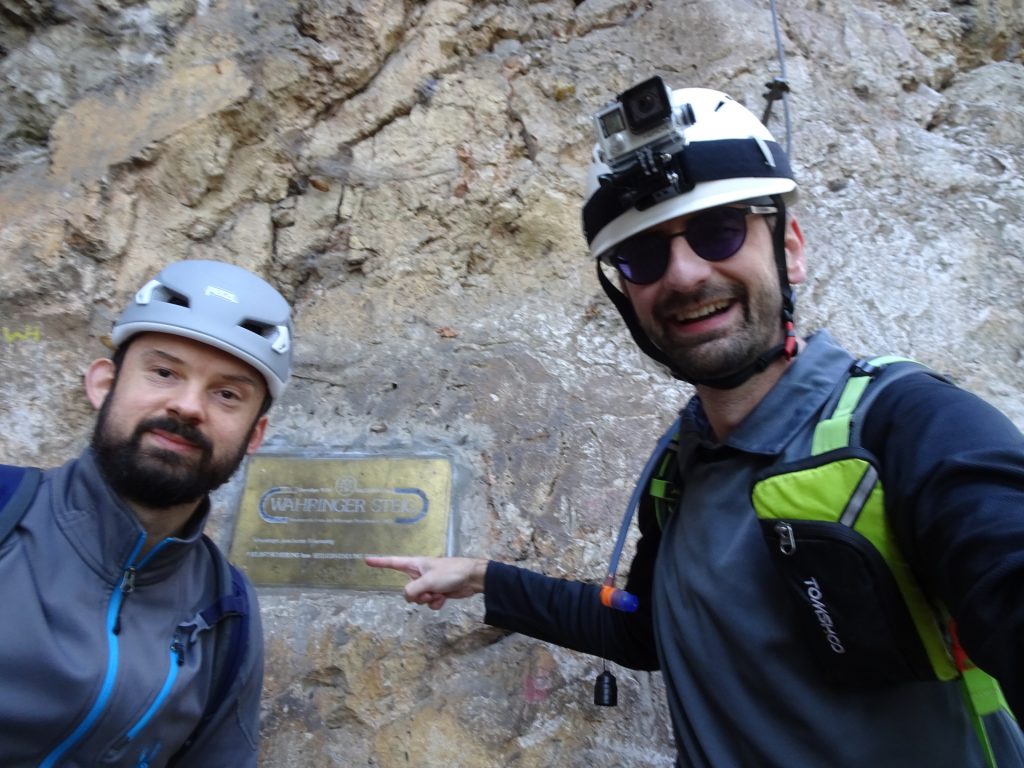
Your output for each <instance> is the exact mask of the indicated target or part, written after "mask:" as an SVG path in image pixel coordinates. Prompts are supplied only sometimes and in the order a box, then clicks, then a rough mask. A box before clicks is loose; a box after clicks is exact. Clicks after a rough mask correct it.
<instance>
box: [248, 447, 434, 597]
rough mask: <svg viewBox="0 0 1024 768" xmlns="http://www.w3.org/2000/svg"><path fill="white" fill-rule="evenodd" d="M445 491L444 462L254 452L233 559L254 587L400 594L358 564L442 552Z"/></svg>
mask: <svg viewBox="0 0 1024 768" xmlns="http://www.w3.org/2000/svg"><path fill="white" fill-rule="evenodd" d="M451 488H452V467H451V462H450V461H449V460H448V459H444V458H435V457H419V456H416V457H407V456H364V455H359V456H353V455H342V456H336V457H320V456H316V457H311V456H305V455H281V454H256V455H254V456H252V457H250V459H249V462H248V468H247V470H246V477H245V485H244V488H243V491H242V501H241V508H240V509H239V512H238V516H237V517H236V519H235V532H234V536H233V538H232V542H231V560H232V562H234V563H236V564H237V565H239V566H241V567H242V568H244V569H245V571H246V573H247V574H248V575H249V578H250V579H251V580H252V581H253V583H255V584H260V585H272V586H309V587H336V588H381V587H387V588H395V587H401V586H403V585H404V584H405V583H406V582H407V581H408V578H407V577H406V576H405V575H404V574H401V573H398V572H396V571H391V570H385V569H380V568H370V567H369V566H367V565H365V564H364V563H363V558H364V557H366V556H367V555H432V556H443V555H447V554H449V550H450V548H449V546H448V541H449V524H450V518H451Z"/></svg>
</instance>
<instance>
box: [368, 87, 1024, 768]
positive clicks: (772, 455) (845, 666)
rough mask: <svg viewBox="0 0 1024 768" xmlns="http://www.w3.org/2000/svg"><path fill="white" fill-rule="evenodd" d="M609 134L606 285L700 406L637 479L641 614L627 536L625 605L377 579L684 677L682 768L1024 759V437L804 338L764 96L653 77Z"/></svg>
mask: <svg viewBox="0 0 1024 768" xmlns="http://www.w3.org/2000/svg"><path fill="white" fill-rule="evenodd" d="M595 128H596V131H597V135H598V144H597V146H596V147H595V152H594V157H593V163H592V165H591V170H590V174H589V178H588V185H587V194H586V200H585V203H584V207H583V229H584V234H585V235H586V239H587V242H588V244H589V247H590V253H591V255H592V256H593V257H594V258H595V260H596V261H597V263H598V276H599V280H600V282H601V284H602V286H603V288H604V290H605V292H606V293H607V294H608V296H609V297H610V299H611V300H612V301H613V302H614V304H615V306H616V307H617V308H618V310H619V312H620V314H621V315H622V316H623V318H624V320H625V322H626V325H627V326H628V328H629V330H630V332H631V334H632V336H633V338H634V339H635V341H636V342H637V344H638V345H639V347H640V348H641V349H642V350H643V351H644V352H645V353H646V354H647V355H649V356H650V357H652V358H653V359H655V360H657V361H658V362H659V363H661V364H663V365H664V366H666V367H667V368H668V369H669V371H670V372H671V373H672V374H673V375H674V376H675V377H676V378H679V379H681V380H684V381H687V382H690V383H691V384H693V385H694V387H695V389H696V395H695V396H694V397H693V398H692V399H691V400H690V402H689V403H688V404H687V405H686V407H685V408H684V409H683V410H682V412H681V414H680V418H679V420H678V422H677V424H676V426H675V427H674V428H673V429H672V430H670V431H669V433H667V434H666V436H665V438H663V440H662V441H661V443H659V448H658V449H657V450H656V451H655V455H654V456H652V461H650V462H648V466H649V468H650V470H649V471H648V470H645V474H644V477H643V478H642V480H641V484H640V485H639V486H638V499H639V501H638V512H639V515H638V522H639V529H640V539H639V541H638V543H637V548H636V554H635V557H634V559H633V562H632V565H631V568H630V570H629V576H628V580H627V583H626V585H625V590H626V592H628V593H629V594H628V595H627V596H626V597H627V598H629V599H622V595H621V594H619V593H620V592H621V591H620V590H615V589H614V587H613V584H612V583H611V582H613V581H614V572H615V567H614V562H615V560H616V559H617V552H618V551H619V549H620V548H621V544H622V542H623V541H624V538H625V537H624V536H620V539H619V543H618V545H617V548H616V555H614V556H613V566H612V568H610V569H609V580H607V581H606V583H605V587H604V588H602V587H599V586H598V585H593V584H584V583H581V582H576V581H569V580H562V579H555V578H550V577H547V576H542V575H540V574H536V573H533V572H531V571H528V570H525V569H521V568H516V567H513V566H510V565H506V564H502V563H499V562H495V561H486V560H480V559H474V558H401V557H382V558H371V559H370V560H369V561H368V563H369V564H370V565H372V566H375V567H389V568H395V569H397V570H401V571H403V572H405V573H406V574H408V575H409V577H410V581H409V583H408V584H407V585H406V588H405V596H406V599H407V600H408V601H410V602H416V603H420V604H425V605H429V606H430V607H431V608H434V609H438V608H440V607H441V606H442V605H443V604H444V603H445V601H446V600H447V599H449V598H461V597H467V596H469V595H472V594H476V593H480V592H482V593H484V596H485V605H486V617H485V621H487V622H488V623H490V624H492V625H495V626H498V627H503V628H506V629H510V630H514V631H517V632H522V633H525V634H528V635H531V636H533V637H537V638H540V639H542V640H546V641H549V642H554V643H557V644H559V645H562V646H565V647H568V648H573V649H576V650H580V651H584V652H587V653H591V654H594V655H598V656H605V657H607V658H609V659H611V660H613V661H616V662H618V663H620V664H623V665H625V666H628V667H631V668H635V669H660V670H661V672H662V674H663V677H664V681H665V687H666V692H667V696H668V704H669V711H670V714H671V718H672V722H673V728H674V733H675V738H676V745H677V749H678V764H679V765H686V766H719V767H728V768H732V767H733V766H758V768H763V767H764V766H786V767H787V768H788V767H790V766H830V768H863V766H887V767H892V768H905V766H918V765H920V766H924V765H927V766H947V767H948V768H964V767H965V766H969V767H972V768H974V767H980V766H995V765H998V766H1019V765H1024V739H1022V734H1021V731H1020V729H1019V728H1018V726H1017V724H1016V723H1015V722H1014V719H1013V715H1012V714H1011V711H1015V712H1016V713H1017V714H1018V716H1019V715H1021V714H1024V654H1021V652H1020V649H1021V648H1024V600H1022V599H1021V598H1022V591H1024V437H1022V436H1021V433H1020V431H1019V430H1018V429H1017V428H1016V427H1014V425H1013V424H1012V423H1010V421H1009V420H1008V419H1007V418H1006V417H1005V416H1003V415H1002V414H1000V413H999V412H997V411H996V410H995V409H994V408H992V407H991V406H989V405H987V404H986V403H984V402H982V401H981V400H980V399H978V398H976V397H974V396H973V395H971V394H969V393H967V392H965V391H963V390H961V389H959V388H957V387H955V386H953V385H952V384H951V383H949V381H948V380H946V379H944V378H943V377H940V376H938V375H936V374H934V373H932V372H930V371H928V370H926V369H924V368H923V367H922V366H917V365H916V364H913V363H910V362H902V361H901V362H897V361H893V360H890V359H888V358H886V359H876V360H872V361H870V362H866V361H858V360H855V358H854V357H853V356H852V355H850V354H849V353H848V352H846V351H845V350H844V349H843V348H842V347H840V346H839V345H838V344H837V343H836V342H835V341H833V340H832V338H831V337H830V336H829V335H828V333H827V332H825V331H819V332H817V333H814V334H812V335H810V336H808V337H806V338H800V337H798V336H797V334H796V331H795V327H794V314H793V312H794V292H793V289H792V286H793V285H797V284H799V283H801V282H803V281H804V280H805V277H806V266H805V256H804V237H803V234H802V232H801V230H800V227H799V225H798V224H797V221H796V218H795V217H794V216H793V215H792V212H791V211H790V209H789V207H790V204H791V203H792V202H793V200H794V198H795V194H796V187H797V185H796V181H795V179H794V175H793V173H792V171H791V169H790V166H789V163H788V160H787V158H786V155H785V153H784V152H783V150H782V149H781V147H780V146H779V145H778V144H777V143H776V142H775V140H774V139H773V137H772V135H771V134H770V133H769V131H768V130H767V129H766V128H765V126H764V125H763V124H762V123H761V122H760V121H759V120H758V119H757V118H756V117H755V116H754V115H753V114H751V113H750V112H749V111H748V110H747V109H746V108H744V107H743V106H741V105H740V104H739V103H737V102H736V101H734V100H733V99H731V98H730V97H728V96H727V95H725V94H723V93H720V92H717V91H713V90H708V89H702V88H688V89H681V90H676V91H670V90H669V89H668V88H667V87H665V85H664V83H663V82H662V81H661V79H660V78H652V79H651V80H648V81H645V82H643V83H641V84H639V85H638V86H636V87H635V88H632V89H630V90H628V91H626V92H624V93H623V94H622V95H620V96H619V98H618V99H617V100H616V101H615V102H613V103H611V104H609V105H608V106H606V107H604V108H602V109H601V110H600V111H599V112H598V113H597V114H596V115H595ZM606 268H607V269H614V270H615V271H616V272H617V276H618V279H617V280H615V279H614V278H613V279H609V276H608V275H606V274H605V269H606ZM883 488H884V494H883V492H882V489H883ZM630 516H631V512H630V514H628V515H627V524H628V521H629V519H630ZM625 530H626V529H625V528H624V531H623V532H625ZM883 595H884V596H886V599H883ZM634 598H635V599H634ZM889 598H891V599H889ZM844 601H845V602H844ZM883 603H884V605H883ZM616 607H618V608H620V610H615V608H616ZM949 619H952V620H951V621H950V620H949ZM869 621H870V622H872V623H870V624H869ZM974 664H977V665H978V667H975V666H974ZM981 670H984V671H985V672H987V673H989V674H991V675H992V676H994V678H996V679H998V681H999V685H1001V686H1002V691H1000V689H999V686H997V685H996V684H995V683H994V681H993V680H992V678H990V677H988V676H987V675H986V674H985V672H982V671H981ZM1004 694H1005V699H1004V698H1003V695H1004ZM598 698H600V697H598V696H596V697H595V701H598ZM1007 700H1008V705H1007ZM600 703H607V702H600Z"/></svg>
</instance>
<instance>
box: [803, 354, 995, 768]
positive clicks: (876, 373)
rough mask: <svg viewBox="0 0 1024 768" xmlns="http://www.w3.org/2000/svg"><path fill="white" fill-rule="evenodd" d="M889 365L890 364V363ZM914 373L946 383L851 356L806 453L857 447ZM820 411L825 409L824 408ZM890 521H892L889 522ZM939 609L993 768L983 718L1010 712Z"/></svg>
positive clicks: (915, 367)
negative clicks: (887, 390) (878, 403)
mask: <svg viewBox="0 0 1024 768" xmlns="http://www.w3.org/2000/svg"><path fill="white" fill-rule="evenodd" d="M894 363H895V364H896V365H893V364H894ZM904 363H906V365H904ZM890 366H891V367H890ZM914 372H924V373H927V374H929V375H931V376H934V377H935V378H937V379H941V380H943V381H950V379H949V378H948V377H947V376H943V375H942V374H940V373H937V372H935V371H933V370H931V369H930V368H928V367H927V366H925V365H922V364H921V363H918V362H916V361H914V360H910V359H908V358H904V357H895V356H885V357H876V358H874V359H872V360H857V361H856V362H855V363H854V364H853V365H852V366H851V367H850V374H849V376H848V377H847V379H846V381H845V382H844V383H843V385H842V387H841V388H840V389H838V391H837V393H836V394H835V395H834V396H833V399H832V400H833V402H832V403H830V405H832V406H833V407H832V410H831V415H830V416H828V417H827V418H823V419H822V420H821V421H819V422H818V425H817V427H816V428H815V430H814V439H813V442H812V446H811V453H812V454H813V455H817V454H820V453H824V452H826V451H830V450H834V449H836V448H842V447H845V446H850V445H853V446H859V445H860V432H861V428H862V427H863V424H864V415H863V414H866V413H867V411H868V409H869V408H870V407H871V403H872V402H873V401H874V399H875V398H876V397H877V396H878V394H879V393H880V392H881V391H882V390H883V389H884V387H885V386H887V385H888V384H889V383H891V382H893V381H895V380H896V379H898V378H902V377H903V376H905V375H907V374H910V373H914ZM883 373H884V374H885V375H884V376H883V375H882V374H883ZM872 382H877V383H875V385H874V386H869V385H870V384H872ZM825 412H826V413H829V410H828V408H827V407H826V411H825ZM858 415H859V418H858ZM891 525H892V523H890V526H891ZM898 530H899V526H895V527H893V531H894V533H893V535H894V536H895V537H896V539H897V541H896V542H895V543H896V544H897V545H899V541H898V539H899V536H898V535H897V533H896V531H898ZM900 549H903V547H900ZM940 613H941V614H942V620H941V621H940V623H941V624H943V625H945V627H946V634H947V636H948V638H949V649H950V653H951V655H952V657H953V661H954V663H955V665H956V668H957V670H958V672H959V679H960V686H961V692H962V694H963V697H964V702H965V704H966V705H967V713H968V717H969V719H970V721H971V725H972V726H973V728H974V732H975V735H976V736H977V738H978V742H979V745H980V747H981V750H982V754H983V755H984V758H985V765H986V766H988V767H989V768H995V766H996V763H995V754H994V752H993V750H992V746H991V742H990V740H989V738H988V732H987V731H986V729H985V724H984V720H983V718H984V717H985V716H986V715H991V714H993V713H995V712H998V711H1000V710H1002V711H1005V712H1007V713H1008V714H1009V715H1010V717H1011V718H1012V717H1013V714H1012V712H1011V711H1010V708H1009V705H1008V704H1007V702H1006V699H1005V697H1004V696H1003V692H1002V690H1001V689H1000V687H999V683H998V682H997V681H996V680H995V678H993V677H991V676H990V675H988V674H987V673H985V672H983V671H982V670H980V669H979V668H978V667H976V666H975V665H974V664H973V663H972V662H971V660H970V659H968V658H967V655H966V654H965V653H964V650H963V647H962V646H961V645H960V641H959V639H958V637H957V634H956V627H955V625H954V624H953V622H952V619H950V618H949V617H948V614H947V613H946V611H945V609H944V608H941V606H940Z"/></svg>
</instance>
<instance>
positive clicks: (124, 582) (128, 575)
mask: <svg viewBox="0 0 1024 768" xmlns="http://www.w3.org/2000/svg"><path fill="white" fill-rule="evenodd" d="M121 591H122V592H123V593H124V594H126V595H128V594H131V593H132V592H134V591H135V566H134V565H131V566H129V567H127V568H125V569H124V578H122V579H121Z"/></svg>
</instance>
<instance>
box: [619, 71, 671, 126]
mask: <svg viewBox="0 0 1024 768" xmlns="http://www.w3.org/2000/svg"><path fill="white" fill-rule="evenodd" d="M621 101H622V105H623V107H625V110H626V122H628V123H629V129H630V130H631V131H633V133H643V132H645V131H649V130H650V129H651V128H654V127H655V126H656V125H658V124H659V123H661V122H662V121H664V120H666V119H668V118H669V117H670V116H671V114H672V104H671V102H670V101H669V94H668V89H667V88H666V87H665V84H664V82H662V80H661V78H660V77H653V78H651V79H650V80H647V81H645V82H643V83H640V85H637V86H635V87H634V88H631V89H629V90H628V91H626V92H625V93H624V94H622V96H621Z"/></svg>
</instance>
